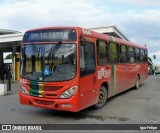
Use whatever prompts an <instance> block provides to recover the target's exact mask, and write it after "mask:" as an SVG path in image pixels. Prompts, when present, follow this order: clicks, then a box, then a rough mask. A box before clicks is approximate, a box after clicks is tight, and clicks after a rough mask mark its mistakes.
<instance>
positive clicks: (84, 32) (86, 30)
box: [82, 29, 91, 35]
mask: <svg viewBox="0 0 160 133" xmlns="http://www.w3.org/2000/svg"><path fill="white" fill-rule="evenodd" d="M82 32H83V34H84V35H91V32H90V31H89V30H88V29H82Z"/></svg>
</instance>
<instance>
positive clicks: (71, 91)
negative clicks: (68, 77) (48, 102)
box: [59, 86, 78, 98]
mask: <svg viewBox="0 0 160 133" xmlns="http://www.w3.org/2000/svg"><path fill="white" fill-rule="evenodd" d="M77 89H78V86H73V87H71V88H70V89H68V90H66V91H65V92H63V93H62V94H61V96H60V97H59V98H70V97H71V96H73V94H74V93H75V92H76V91H77Z"/></svg>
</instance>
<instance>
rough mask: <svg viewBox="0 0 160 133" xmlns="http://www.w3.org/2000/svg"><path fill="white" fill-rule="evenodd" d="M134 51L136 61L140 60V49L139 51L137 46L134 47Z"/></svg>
mask: <svg viewBox="0 0 160 133" xmlns="http://www.w3.org/2000/svg"><path fill="white" fill-rule="evenodd" d="M135 52H136V59H137V62H141V60H140V51H139V48H135Z"/></svg>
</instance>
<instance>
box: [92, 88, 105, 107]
mask: <svg viewBox="0 0 160 133" xmlns="http://www.w3.org/2000/svg"><path fill="white" fill-rule="evenodd" d="M106 101H107V90H106V88H105V87H104V86H101V88H100V91H99V95H98V103H97V104H95V105H94V107H95V108H96V109H99V108H102V107H103V106H104V105H105V103H106Z"/></svg>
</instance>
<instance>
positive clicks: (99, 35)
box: [26, 26, 147, 49]
mask: <svg viewBox="0 0 160 133" xmlns="http://www.w3.org/2000/svg"><path fill="white" fill-rule="evenodd" d="M47 29H48V30H49V29H75V30H76V31H77V32H78V33H79V34H80V35H85V36H88V37H94V38H97V39H101V40H104V41H113V42H116V43H118V44H124V45H127V46H133V47H137V48H142V49H147V47H146V46H145V45H144V46H143V45H139V44H136V43H133V42H130V41H126V40H123V39H120V38H117V37H113V36H109V35H106V34H102V33H98V32H95V31H92V30H90V29H85V28H81V27H77V26H52V27H42V28H35V29H31V30H27V31H26V32H30V31H36V30H47ZM82 29H85V30H88V31H89V32H90V33H91V35H86V34H83V32H82Z"/></svg>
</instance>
